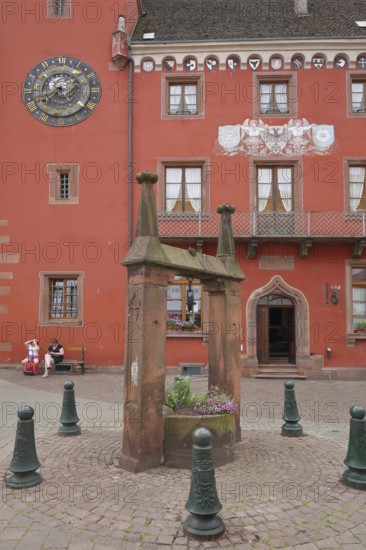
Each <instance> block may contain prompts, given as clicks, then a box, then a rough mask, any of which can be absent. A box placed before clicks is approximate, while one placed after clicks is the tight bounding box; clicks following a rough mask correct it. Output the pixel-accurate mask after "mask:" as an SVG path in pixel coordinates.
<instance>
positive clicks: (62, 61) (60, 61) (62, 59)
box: [58, 57, 66, 63]
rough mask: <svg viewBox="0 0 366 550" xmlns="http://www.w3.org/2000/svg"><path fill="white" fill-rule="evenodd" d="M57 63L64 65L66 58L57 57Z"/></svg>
mask: <svg viewBox="0 0 366 550" xmlns="http://www.w3.org/2000/svg"><path fill="white" fill-rule="evenodd" d="M58 62H59V63H66V57H59V58H58Z"/></svg>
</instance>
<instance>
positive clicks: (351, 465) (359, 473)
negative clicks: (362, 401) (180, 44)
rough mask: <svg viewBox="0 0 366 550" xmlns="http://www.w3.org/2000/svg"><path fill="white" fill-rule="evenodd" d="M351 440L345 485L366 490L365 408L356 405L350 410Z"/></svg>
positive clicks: (347, 457)
mask: <svg viewBox="0 0 366 550" xmlns="http://www.w3.org/2000/svg"><path fill="white" fill-rule="evenodd" d="M350 413H351V420H350V426H349V442H348V451H347V456H346V459H345V461H344V463H345V465H346V466H348V470H345V471H344V472H343V475H342V481H343V483H344V484H345V485H348V486H349V487H353V489H360V490H361V491H366V421H365V414H366V413H365V409H364V408H363V407H359V406H358V405H355V406H354V407H352V408H351V410H350Z"/></svg>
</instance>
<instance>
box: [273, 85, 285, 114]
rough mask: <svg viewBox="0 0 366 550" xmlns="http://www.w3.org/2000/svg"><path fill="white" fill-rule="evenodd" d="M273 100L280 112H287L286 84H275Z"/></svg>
mask: <svg viewBox="0 0 366 550" xmlns="http://www.w3.org/2000/svg"><path fill="white" fill-rule="evenodd" d="M275 100H276V108H278V110H279V111H280V113H287V111H288V101H287V84H275Z"/></svg>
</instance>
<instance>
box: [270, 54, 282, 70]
mask: <svg viewBox="0 0 366 550" xmlns="http://www.w3.org/2000/svg"><path fill="white" fill-rule="evenodd" d="M271 67H272V69H274V70H276V71H278V69H280V68H281V67H282V59H281V58H280V57H273V58H272V59H271Z"/></svg>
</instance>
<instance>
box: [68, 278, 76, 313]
mask: <svg viewBox="0 0 366 550" xmlns="http://www.w3.org/2000/svg"><path fill="white" fill-rule="evenodd" d="M77 309H78V306H77V281H76V280H73V279H69V280H68V281H67V283H66V317H67V318H74V317H77V314H78V312H77Z"/></svg>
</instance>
